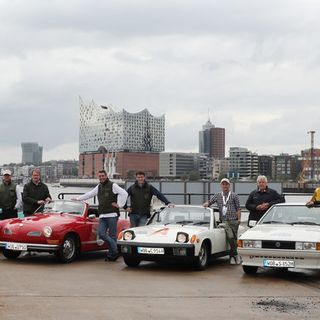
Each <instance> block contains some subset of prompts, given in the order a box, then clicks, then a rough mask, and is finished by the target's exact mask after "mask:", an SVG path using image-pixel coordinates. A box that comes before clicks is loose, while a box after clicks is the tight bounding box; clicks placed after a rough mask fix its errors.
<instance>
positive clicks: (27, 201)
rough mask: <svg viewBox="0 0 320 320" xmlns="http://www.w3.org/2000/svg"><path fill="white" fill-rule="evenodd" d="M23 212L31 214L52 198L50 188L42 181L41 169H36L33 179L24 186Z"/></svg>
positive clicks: (32, 174)
mask: <svg viewBox="0 0 320 320" xmlns="http://www.w3.org/2000/svg"><path fill="white" fill-rule="evenodd" d="M22 200H23V214H24V216H25V217H28V216H31V215H32V214H33V213H34V212H35V211H36V210H37V209H38V208H39V207H40V206H42V205H44V204H45V203H46V202H48V201H50V200H51V196H50V193H49V189H48V187H47V185H46V184H44V183H42V182H41V181H40V170H39V169H34V170H32V173H31V181H30V182H29V183H27V184H26V185H25V186H24V188H23V194H22Z"/></svg>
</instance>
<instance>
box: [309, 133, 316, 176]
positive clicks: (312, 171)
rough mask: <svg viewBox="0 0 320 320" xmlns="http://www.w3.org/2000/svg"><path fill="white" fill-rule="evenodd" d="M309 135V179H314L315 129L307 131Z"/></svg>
mask: <svg viewBox="0 0 320 320" xmlns="http://www.w3.org/2000/svg"><path fill="white" fill-rule="evenodd" d="M309 133H310V135H311V148H310V165H311V171H310V178H311V180H313V179H314V134H315V131H314V130H311V131H308V134H309Z"/></svg>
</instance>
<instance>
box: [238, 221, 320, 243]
mask: <svg viewBox="0 0 320 320" xmlns="http://www.w3.org/2000/svg"><path fill="white" fill-rule="evenodd" d="M240 239H242V240H282V241H310V242H320V226H306V225H287V224H286V225H276V226H274V225H273V226H272V225H257V226H255V227H253V228H252V229H249V230H247V231H246V232H245V233H243V234H242V235H241V237H240Z"/></svg>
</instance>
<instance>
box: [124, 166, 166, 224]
mask: <svg viewBox="0 0 320 320" xmlns="http://www.w3.org/2000/svg"><path fill="white" fill-rule="evenodd" d="M127 192H128V197H130V201H131V203H130V205H129V206H127V205H126V206H125V207H124V208H125V209H126V211H127V212H128V213H129V218H130V224H131V227H139V226H144V225H145V224H146V223H147V220H148V218H150V204H151V199H152V197H153V196H156V197H157V198H158V199H159V200H160V201H162V202H164V203H165V205H169V206H170V205H172V204H171V203H170V201H169V200H168V199H167V198H166V197H165V196H164V195H163V194H162V193H161V192H160V191H159V190H157V189H156V188H155V187H154V186H152V185H151V184H149V183H148V182H147V181H146V180H145V173H144V172H143V171H137V172H136V182H135V183H134V184H133V185H132V186H130V187H129V189H128V190H127Z"/></svg>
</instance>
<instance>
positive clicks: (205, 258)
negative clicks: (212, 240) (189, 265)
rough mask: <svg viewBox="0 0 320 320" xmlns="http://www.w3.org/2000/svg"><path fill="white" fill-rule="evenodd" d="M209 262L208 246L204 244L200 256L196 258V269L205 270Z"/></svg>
mask: <svg viewBox="0 0 320 320" xmlns="http://www.w3.org/2000/svg"><path fill="white" fill-rule="evenodd" d="M208 262H209V249H208V246H207V245H206V244H205V243H203V244H202V245H201V247H200V250H199V255H198V256H197V257H196V261H195V263H194V268H195V269H196V270H205V269H206V268H207V266H208Z"/></svg>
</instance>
